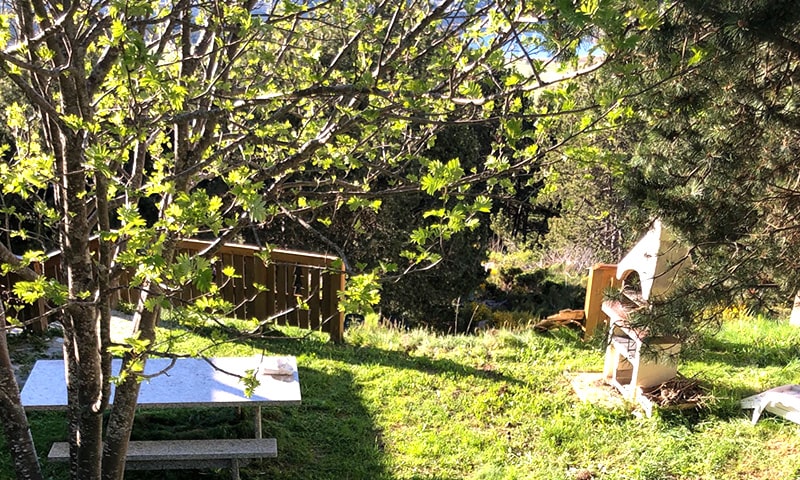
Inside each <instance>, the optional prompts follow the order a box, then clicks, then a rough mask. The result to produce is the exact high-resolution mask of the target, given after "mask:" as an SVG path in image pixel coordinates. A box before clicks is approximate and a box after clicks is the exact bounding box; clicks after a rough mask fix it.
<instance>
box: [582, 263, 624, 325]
mask: <svg viewBox="0 0 800 480" xmlns="http://www.w3.org/2000/svg"><path fill="white" fill-rule="evenodd" d="M621 285H622V281H621V280H618V279H617V266H616V265H613V264H605V263H599V264H597V265H594V266H593V267H592V268H590V269H589V283H588V284H587V285H586V301H585V303H584V307H583V318H584V321H583V339H584V340H590V339H591V338H592V337H593V336H594V334H595V330H596V329H597V328H601V327H605V326H607V325H608V316H607V315H606V314H605V313H603V308H602V307H603V296H604V293H605V291H606V290H607V289H609V288H619V287H620V286H621Z"/></svg>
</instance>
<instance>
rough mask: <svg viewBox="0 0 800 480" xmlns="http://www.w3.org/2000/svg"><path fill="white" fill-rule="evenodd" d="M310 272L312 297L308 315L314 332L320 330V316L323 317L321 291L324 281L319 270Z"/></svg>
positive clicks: (309, 299) (309, 300)
mask: <svg viewBox="0 0 800 480" xmlns="http://www.w3.org/2000/svg"><path fill="white" fill-rule="evenodd" d="M310 270H311V271H310V272H309V275H310V277H311V278H310V279H309V285H308V289H309V291H310V295H309V298H308V315H309V319H310V322H311V324H310V328H311V329H312V330H319V326H320V323H321V322H320V315H322V310H321V309H320V299H321V298H322V292H321V291H320V289H321V288H322V281H321V278H320V274H321V272H322V270H320V269H319V268H312V269H310Z"/></svg>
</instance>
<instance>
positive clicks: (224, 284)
mask: <svg viewBox="0 0 800 480" xmlns="http://www.w3.org/2000/svg"><path fill="white" fill-rule="evenodd" d="M219 258H220V263H219V267H218V268H219V276H218V277H217V281H218V282H220V287H221V288H220V292H221V293H222V298H224V299H225V300H227V301H229V302H231V303H232V304H234V305H236V297H235V293H234V290H233V279H232V278H230V277H228V276H227V275H225V274H223V273H222V270H223V269H224V268H225V267H229V266H230V267H232V266H233V255H230V254H227V253H225V254H222V255H219Z"/></svg>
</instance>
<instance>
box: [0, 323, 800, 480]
mask: <svg viewBox="0 0 800 480" xmlns="http://www.w3.org/2000/svg"><path fill="white" fill-rule="evenodd" d="M281 334H282V335H284V336H283V338H272V339H261V340H251V341H247V342H229V343H224V344H220V345H219V346H215V344H216V343H217V342H219V341H221V340H224V339H225V338H226V334H225V332H224V331H222V330H220V329H217V328H212V327H209V328H207V329H203V331H195V332H188V331H184V330H181V329H180V328H178V327H174V328H172V329H165V330H164V331H162V333H161V338H162V339H164V340H166V339H170V343H171V345H172V348H173V349H176V350H178V351H187V352H188V351H199V350H205V349H208V350H207V353H208V354H210V355H251V354H253V353H254V352H261V351H264V352H266V353H270V354H291V355H295V356H297V359H298V365H299V367H300V379H301V385H302V393H303V404H302V405H301V406H299V407H286V408H274V409H264V418H263V423H264V425H263V428H264V432H265V434H266V435H268V436H272V437H275V438H277V440H278V458H276V459H271V460H265V461H258V462H253V463H251V464H250V465H248V466H247V467H246V468H244V469H243V478H245V479H261V478H263V479H276V480H289V479H292V480H294V479H296V480H301V479H302V480H306V479H320V480H327V479H331V480H339V479H353V480H356V479H365V480H366V479H378V480H380V479H386V480H389V479H392V480H401V479H408V480H412V479H413V480H434V479H436V480H460V479H468V480H477V479H481V480H512V479H590V478H595V479H599V478H602V479H641V480H657V479H749V478H752V479H791V478H800V433H799V432H798V428H800V427H798V426H797V425H795V424H793V423H790V422H788V421H786V420H783V419H780V418H776V417H773V416H769V415H765V416H764V417H763V418H762V420H761V421H759V422H758V423H757V424H756V425H751V423H750V421H749V416H748V413H747V412H743V411H742V410H741V409H739V407H738V401H739V399H740V398H741V397H742V396H745V395H749V394H752V393H756V392H759V391H762V390H763V389H766V388H770V387H774V386H778V385H781V384H785V383H800V370H798V368H797V367H798V361H797V358H796V357H797V352H798V351H799V350H798V348H799V347H800V331H798V330H795V329H794V328H791V327H788V326H786V325H783V324H779V323H776V322H772V321H769V320H765V319H759V318H755V319H751V318H747V319H739V320H735V321H730V322H726V323H725V324H724V325H723V328H722V331H720V332H719V333H716V334H711V333H709V334H707V335H705V336H704V337H703V338H702V340H701V341H700V342H698V344H696V345H694V346H691V347H690V348H688V349H687V358H686V359H685V360H684V361H683V363H682V364H681V366H680V368H679V370H680V371H681V372H682V373H683V374H684V375H687V376H694V375H698V376H701V377H702V378H703V379H705V381H706V382H707V383H708V384H709V385H710V386H711V388H712V390H713V392H714V394H715V395H716V396H717V397H718V398H719V401H718V402H716V403H713V404H712V405H710V406H709V407H707V408H706V409H704V410H701V411H689V412H669V411H667V412H664V411H661V412H657V413H656V415H654V416H653V417H651V418H645V417H643V416H641V415H635V414H634V413H635V412H634V410H633V407H632V406H624V405H621V406H603V405H594V404H588V403H582V402H580V401H579V400H578V399H577V398H576V396H575V395H574V393H573V391H572V387H571V385H570V382H569V375H568V374H570V373H574V372H581V371H599V370H601V369H602V363H603V352H602V350H601V348H599V346H597V345H594V344H584V343H583V342H581V341H580V339H578V338H577V336H576V335H575V334H573V333H571V332H569V331H567V330H563V331H558V332H555V333H553V334H550V335H538V334H536V333H534V332H532V331H517V332H512V331H505V330H489V331H487V332H483V333H481V334H478V335H474V336H444V335H438V334H434V333H430V332H426V331H421V330H414V331H401V330H397V329H389V328H385V327H381V326H378V325H375V324H374V323H373V322H367V324H365V325H363V326H360V327H357V328H354V329H351V330H349V331H348V333H347V344H346V345H343V346H335V345H331V344H329V343H327V342H326V341H325V339H324V338H323V337H321V336H317V335H311V336H305V335H306V334H305V332H301V331H299V330H294V329H282V330H281ZM31 420H32V429H33V433H34V436H35V441H36V443H37V445H39V448H40V450H41V452H42V453H45V452H46V449H47V447H48V446H49V444H50V443H51V442H53V441H56V440H63V439H64V438H65V436H66V429H65V425H64V420H63V416H62V414H60V413H32V414H31ZM137 420H138V423H137V425H136V427H135V428H134V434H135V435H136V436H137V437H139V438H144V437H158V438H164V437H169V435H175V436H178V435H189V436H208V437H221V436H241V435H246V434H247V428H246V426H247V421H248V419H247V418H240V416H239V415H238V413H236V412H227V411H225V410H224V409H215V410H209V411H200V412H197V411H192V412H185V411H180V410H177V411H164V412H155V411H153V412H151V411H148V412H142V414H140V415H139V418H138V419H137ZM242 425H245V427H242ZM5 450H6V449H5V448H4V449H3V451H5ZM46 471H47V474H48V475H49V476H50V478H53V479H55V480H57V479H63V478H66V471H65V470H64V469H63V468H60V467H58V468H57V467H53V466H51V465H46ZM10 476H11V470H10V459H9V458H8V456H7V455H0V478H3V479H4V478H9V477H10ZM127 478H129V479H144V478H171V479H197V478H204V479H223V478H228V473H227V472H224V471H200V472H191V471H190V472H180V471H179V472H168V473H165V474H163V475H162V474H161V473H158V474H155V475H154V474H153V473H150V474H141V473H136V472H132V473H130V474H129V475H128V477H127Z"/></svg>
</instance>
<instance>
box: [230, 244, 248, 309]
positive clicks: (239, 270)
mask: <svg viewBox="0 0 800 480" xmlns="http://www.w3.org/2000/svg"><path fill="white" fill-rule="evenodd" d="M233 268H235V269H236V275H238V278H234V279H233V297H234V299H235V300H234V302H233V303H234V305H237V307H236V310H234V316H235V317H236V318H238V319H240V320H241V319H245V318H247V313H246V307H245V303H246V301H247V297H245V294H244V293H245V288H244V256H242V255H233Z"/></svg>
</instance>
